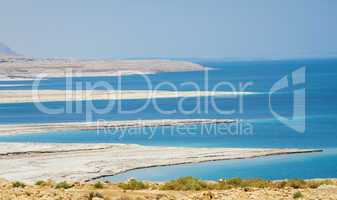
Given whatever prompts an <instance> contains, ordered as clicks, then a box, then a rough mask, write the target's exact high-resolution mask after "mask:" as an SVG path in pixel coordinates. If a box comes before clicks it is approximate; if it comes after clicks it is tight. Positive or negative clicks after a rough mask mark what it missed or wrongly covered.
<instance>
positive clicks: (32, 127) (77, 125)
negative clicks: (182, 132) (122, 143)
mask: <svg viewBox="0 0 337 200" xmlns="http://www.w3.org/2000/svg"><path fill="white" fill-rule="evenodd" d="M234 122H235V120H231V119H161V120H125V121H105V120H100V121H96V122H95V121H94V122H65V123H40V124H39V123H34V124H7V125H6V124H5V125H0V135H16V134H27V133H46V132H50V131H54V132H55V131H79V130H97V131H99V130H101V131H102V133H105V132H104V130H106V131H109V129H122V128H141V127H156V126H188V125H202V124H203V125H207V124H228V123H234Z"/></svg>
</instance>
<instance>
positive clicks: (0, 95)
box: [0, 90, 254, 104]
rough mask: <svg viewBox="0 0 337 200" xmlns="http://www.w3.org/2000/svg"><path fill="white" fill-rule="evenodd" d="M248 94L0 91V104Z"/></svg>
mask: <svg viewBox="0 0 337 200" xmlns="http://www.w3.org/2000/svg"><path fill="white" fill-rule="evenodd" d="M249 94H254V93H251V92H234V91H233V92H231V91H228V92H226V91H168V90H0V103H3V104H5V103H6V104H8V103H33V102H60V101H93V100H127V99H158V98H180V97H184V98H188V97H206V96H215V97H238V96H239V95H249Z"/></svg>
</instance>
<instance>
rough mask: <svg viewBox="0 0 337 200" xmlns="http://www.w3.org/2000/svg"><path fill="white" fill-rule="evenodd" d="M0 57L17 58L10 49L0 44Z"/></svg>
mask: <svg viewBox="0 0 337 200" xmlns="http://www.w3.org/2000/svg"><path fill="white" fill-rule="evenodd" d="M0 55H6V56H17V55H18V54H17V53H15V52H14V51H13V50H12V49H10V48H9V47H8V46H6V45H5V44H4V43H1V42H0Z"/></svg>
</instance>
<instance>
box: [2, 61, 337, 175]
mask: <svg viewBox="0 0 337 200" xmlns="http://www.w3.org/2000/svg"><path fill="white" fill-rule="evenodd" d="M192 61H193V62H196V63H199V64H201V65H203V66H205V67H207V69H208V70H206V71H193V72H169V73H158V74H150V75H147V76H142V75H129V76H123V77H111V76H110V77H109V76H106V77H80V78H72V79H71V80H70V81H69V80H66V78H51V79H46V80H42V81H41V82H40V83H39V85H38V88H39V89H69V88H70V89H78V87H79V86H80V87H81V89H83V88H86V87H85V86H90V87H95V89H102V90H104V89H107V87H106V83H108V85H109V87H112V88H113V89H124V90H125V89H129V90H147V89H158V90H159V89H160V90H170V91H191V90H192V91H193V90H211V91H229V92H231V91H232V92H237V91H239V92H240V91H245V92H248V93H247V94H245V95H231V96H222V97H220V96H219V97H188V98H186V97H180V98H160V99H155V100H151V101H148V100H146V99H138V100H115V101H113V102H111V101H107V100H104V101H103V100H96V101H93V102H90V103H88V102H86V101H78V102H70V103H69V102H47V103H43V105H44V106H45V107H48V108H51V109H57V108H65V107H67V106H69V109H67V112H62V113H57V114H50V113H49V114H48V113H45V112H44V111H43V110H41V108H38V107H37V106H36V104H34V103H15V104H0V124H23V123H24V124H27V123H53V122H77V121H88V120H89V121H97V120H118V121H119V120H144V119H198V118H209V119H234V120H236V123H233V124H231V125H221V124H219V125H214V126H212V127H205V126H204V125H191V126H183V127H159V128H158V127H157V128H155V129H153V128H151V127H147V128H142V129H126V130H121V129H118V130H117V129H113V130H104V131H97V130H90V131H63V132H53V131H50V132H47V133H39V134H20V135H13V136H0V142H51V143H127V144H141V145H150V146H177V147H210V148H212V147H239V148H311V149H322V150H323V152H318V153H308V154H291V155H280V156H271V157H263V158H252V159H243V160H224V161H212V162H204V163H197V164H183V165H176V166H163V167H152V168H146V169H137V170H131V171H128V172H125V173H122V174H118V175H115V176H109V177H105V178H104V179H108V180H111V181H123V180H126V179H129V178H137V179H142V180H151V181H165V180H169V179H173V178H176V177H181V176H194V177H197V178H202V179H207V180H217V179H220V178H231V177H241V178H265V179H271V180H275V179H286V178H337V131H336V125H337V103H336V102H337V101H336V98H337V59H335V58H329V59H290V60H250V61H229V60H221V59H213V60H212V59H193V60H192ZM102 83H105V84H102ZM32 85H34V82H33V81H2V82H0V90H31V89H32ZM109 89H111V88H109ZM109 106H110V107H109ZM107 107H109V108H110V109H109V110H108V112H94V111H97V110H105V109H104V108H107ZM95 109H96V110H95ZM221 126H222V127H221Z"/></svg>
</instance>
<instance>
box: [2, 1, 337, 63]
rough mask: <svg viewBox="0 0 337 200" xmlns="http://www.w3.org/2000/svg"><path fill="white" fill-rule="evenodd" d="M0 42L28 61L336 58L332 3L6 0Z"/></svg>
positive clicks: (334, 7) (336, 18) (335, 4)
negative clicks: (57, 58) (68, 58)
mask: <svg viewBox="0 0 337 200" xmlns="http://www.w3.org/2000/svg"><path fill="white" fill-rule="evenodd" d="M2 5H3V8H6V9H3V10H2V11H1V13H0V23H1V26H2V27H1V31H0V42H2V43H4V44H6V45H7V46H8V47H9V48H11V49H12V50H14V51H15V52H17V53H19V54H22V55H26V56H33V57H73V58H176V59H183V58H192V59H193V58H202V59H211V58H212V59H229V60H230V59H234V60H242V59H287V58H321V57H323V58H325V57H337V39H336V37H335V36H336V35H337V26H336V24H337V13H336V12H335V11H336V10H337V2H336V1H332V0H323V1H314V0H308V1H307V0H299V1H291V0H286V1H282V2H278V1H266V0H258V1H254V2H253V1H246V0H242V1H220V0H211V1H191V0H187V1H183V2H181V1H169V2H168V1H151V0H144V1H117V0H115V1H100V2H83V1H71V2H68V1H65V0H60V1H57V2H46V1H42V0H34V1H18V0H13V1H9V2H8V1H6V2H2Z"/></svg>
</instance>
